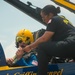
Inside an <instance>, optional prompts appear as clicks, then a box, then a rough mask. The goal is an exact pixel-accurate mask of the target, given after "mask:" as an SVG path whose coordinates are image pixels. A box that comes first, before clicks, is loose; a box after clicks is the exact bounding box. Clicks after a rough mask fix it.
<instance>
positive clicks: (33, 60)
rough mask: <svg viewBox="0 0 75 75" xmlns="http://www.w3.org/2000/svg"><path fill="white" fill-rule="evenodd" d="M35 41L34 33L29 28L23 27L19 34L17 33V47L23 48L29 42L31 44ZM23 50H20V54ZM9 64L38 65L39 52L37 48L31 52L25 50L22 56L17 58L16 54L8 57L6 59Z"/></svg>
mask: <svg viewBox="0 0 75 75" xmlns="http://www.w3.org/2000/svg"><path fill="white" fill-rule="evenodd" d="M33 41H34V38H33V34H32V32H30V31H29V30H27V29H21V30H20V31H19V32H18V33H17V35H16V47H17V48H18V50H19V48H23V47H25V46H27V45H29V44H31V43H32V42H33ZM21 52H22V51H20V50H19V51H18V54H20V53H21ZM6 62H7V64H8V65H9V66H31V65H34V66H37V64H38V62H37V52H36V51H35V50H32V51H31V52H29V53H26V52H24V55H23V57H22V58H19V59H17V58H16V56H14V57H13V58H8V59H7V60H6Z"/></svg>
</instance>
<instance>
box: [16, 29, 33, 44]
mask: <svg viewBox="0 0 75 75" xmlns="http://www.w3.org/2000/svg"><path fill="white" fill-rule="evenodd" d="M33 41H34V39H33V34H32V32H31V31H30V30H28V29H21V30H20V31H19V32H18V33H17V35H16V43H19V42H24V43H26V44H30V43H32V42H33Z"/></svg>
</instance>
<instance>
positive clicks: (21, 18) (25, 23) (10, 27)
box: [0, 0, 75, 58]
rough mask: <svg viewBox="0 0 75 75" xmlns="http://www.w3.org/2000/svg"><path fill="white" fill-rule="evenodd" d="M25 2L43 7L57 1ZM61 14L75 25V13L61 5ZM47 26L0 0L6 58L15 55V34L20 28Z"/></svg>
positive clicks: (0, 29)
mask: <svg viewBox="0 0 75 75" xmlns="http://www.w3.org/2000/svg"><path fill="white" fill-rule="evenodd" d="M20 1H22V2H24V3H26V2H27V1H30V2H31V3H32V4H33V5H35V6H37V7H40V8H43V7H44V6H46V5H48V4H53V5H55V6H56V7H57V6H58V5H56V4H55V3H53V2H52V1H50V0H20ZM71 1H72V2H75V1H74V0H71ZM60 8H61V13H60V15H64V16H65V17H66V18H67V19H69V20H70V21H71V22H72V24H73V25H74V26H75V14H74V13H72V12H70V11H68V10H67V9H65V8H63V7H61V6H60ZM41 28H46V27H45V26H44V25H43V24H41V23H39V22H38V21H36V20H35V19H33V18H31V17H29V16H28V15H26V14H25V13H23V12H21V11H20V10H18V9H16V8H15V7H13V6H12V5H10V4H8V3H7V2H5V1H4V0H0V43H1V44H2V47H3V49H4V53H5V56H6V58H9V57H13V56H14V55H15V52H16V50H17V49H16V47H15V36H16V34H17V32H18V31H19V30H20V29H29V30H30V31H32V32H34V31H37V30H39V29H41Z"/></svg>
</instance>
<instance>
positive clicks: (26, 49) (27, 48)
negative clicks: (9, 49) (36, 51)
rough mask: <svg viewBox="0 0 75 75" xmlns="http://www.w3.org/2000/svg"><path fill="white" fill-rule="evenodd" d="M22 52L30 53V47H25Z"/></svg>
mask: <svg viewBox="0 0 75 75" xmlns="http://www.w3.org/2000/svg"><path fill="white" fill-rule="evenodd" d="M23 51H25V52H30V51H31V47H30V45H27V46H26V47H25V48H23Z"/></svg>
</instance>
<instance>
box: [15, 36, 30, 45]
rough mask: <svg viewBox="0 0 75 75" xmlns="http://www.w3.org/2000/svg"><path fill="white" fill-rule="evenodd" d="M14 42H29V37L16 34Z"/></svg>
mask: <svg viewBox="0 0 75 75" xmlns="http://www.w3.org/2000/svg"><path fill="white" fill-rule="evenodd" d="M16 42H17V43H22V42H23V43H25V44H30V38H29V37H23V36H17V37H16Z"/></svg>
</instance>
